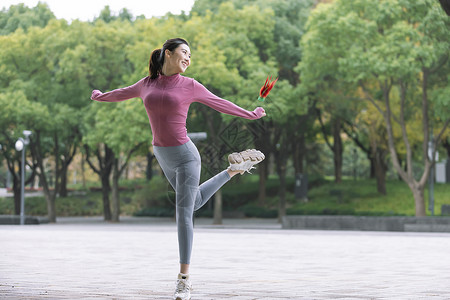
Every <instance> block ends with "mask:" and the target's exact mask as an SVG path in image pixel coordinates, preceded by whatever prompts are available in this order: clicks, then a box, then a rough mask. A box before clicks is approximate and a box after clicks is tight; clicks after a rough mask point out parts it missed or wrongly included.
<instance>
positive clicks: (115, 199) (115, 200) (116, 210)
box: [111, 158, 120, 222]
mask: <svg viewBox="0 0 450 300" xmlns="http://www.w3.org/2000/svg"><path fill="white" fill-rule="evenodd" d="M119 178H120V172H119V159H118V158H115V159H114V170H113V185H112V216H111V221H112V222H119V217H120V197H119Z"/></svg>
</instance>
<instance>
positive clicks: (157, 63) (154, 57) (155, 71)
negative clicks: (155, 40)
mask: <svg viewBox="0 0 450 300" xmlns="http://www.w3.org/2000/svg"><path fill="white" fill-rule="evenodd" d="M161 53H162V52H161V49H155V50H153V52H152V54H151V55H150V62H149V67H148V72H149V75H150V78H151V79H156V78H157V77H158V76H159V74H160V73H161V70H162V66H163V64H164V56H163V55H161Z"/></svg>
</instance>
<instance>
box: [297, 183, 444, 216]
mask: <svg viewBox="0 0 450 300" xmlns="http://www.w3.org/2000/svg"><path fill="white" fill-rule="evenodd" d="M386 190H387V195H386V196H384V195H381V194H379V193H378V192H377V190H376V181H375V180H374V179H373V180H372V179H364V180H357V181H354V180H351V179H348V180H344V181H343V182H342V183H341V184H336V183H334V182H331V181H329V182H328V183H326V184H324V185H322V186H320V187H319V188H315V189H312V190H310V191H309V193H308V200H309V201H308V202H307V203H296V204H294V205H293V206H292V207H291V208H290V209H289V213H290V214H295V213H302V214H323V213H324V212H328V213H325V214H354V215H402V216H414V215H415V207H414V198H413V195H412V193H411V191H410V189H409V188H408V186H407V185H406V184H405V183H403V182H402V181H388V182H386ZM425 198H426V208H427V214H429V215H430V212H429V211H428V189H426V191H425ZM434 199H435V201H434V207H435V215H440V214H441V205H443V204H447V205H450V185H449V184H436V185H435V189H434ZM321 212H322V213H321Z"/></svg>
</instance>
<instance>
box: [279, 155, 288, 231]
mask: <svg viewBox="0 0 450 300" xmlns="http://www.w3.org/2000/svg"><path fill="white" fill-rule="evenodd" d="M278 162H279V164H280V166H279V168H278V176H279V177H280V191H279V197H280V199H279V202H278V204H279V205H278V222H279V223H281V221H282V219H283V217H284V216H286V164H287V160H286V159H285V158H282V159H281V161H278Z"/></svg>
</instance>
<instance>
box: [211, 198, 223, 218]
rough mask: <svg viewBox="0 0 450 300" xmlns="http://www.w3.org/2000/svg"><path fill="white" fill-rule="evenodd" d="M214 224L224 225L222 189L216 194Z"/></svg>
mask: <svg viewBox="0 0 450 300" xmlns="http://www.w3.org/2000/svg"><path fill="white" fill-rule="evenodd" d="M213 224H214V225H222V224H223V222H222V191H221V190H218V191H217V192H216V193H215V194H214V221H213Z"/></svg>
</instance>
